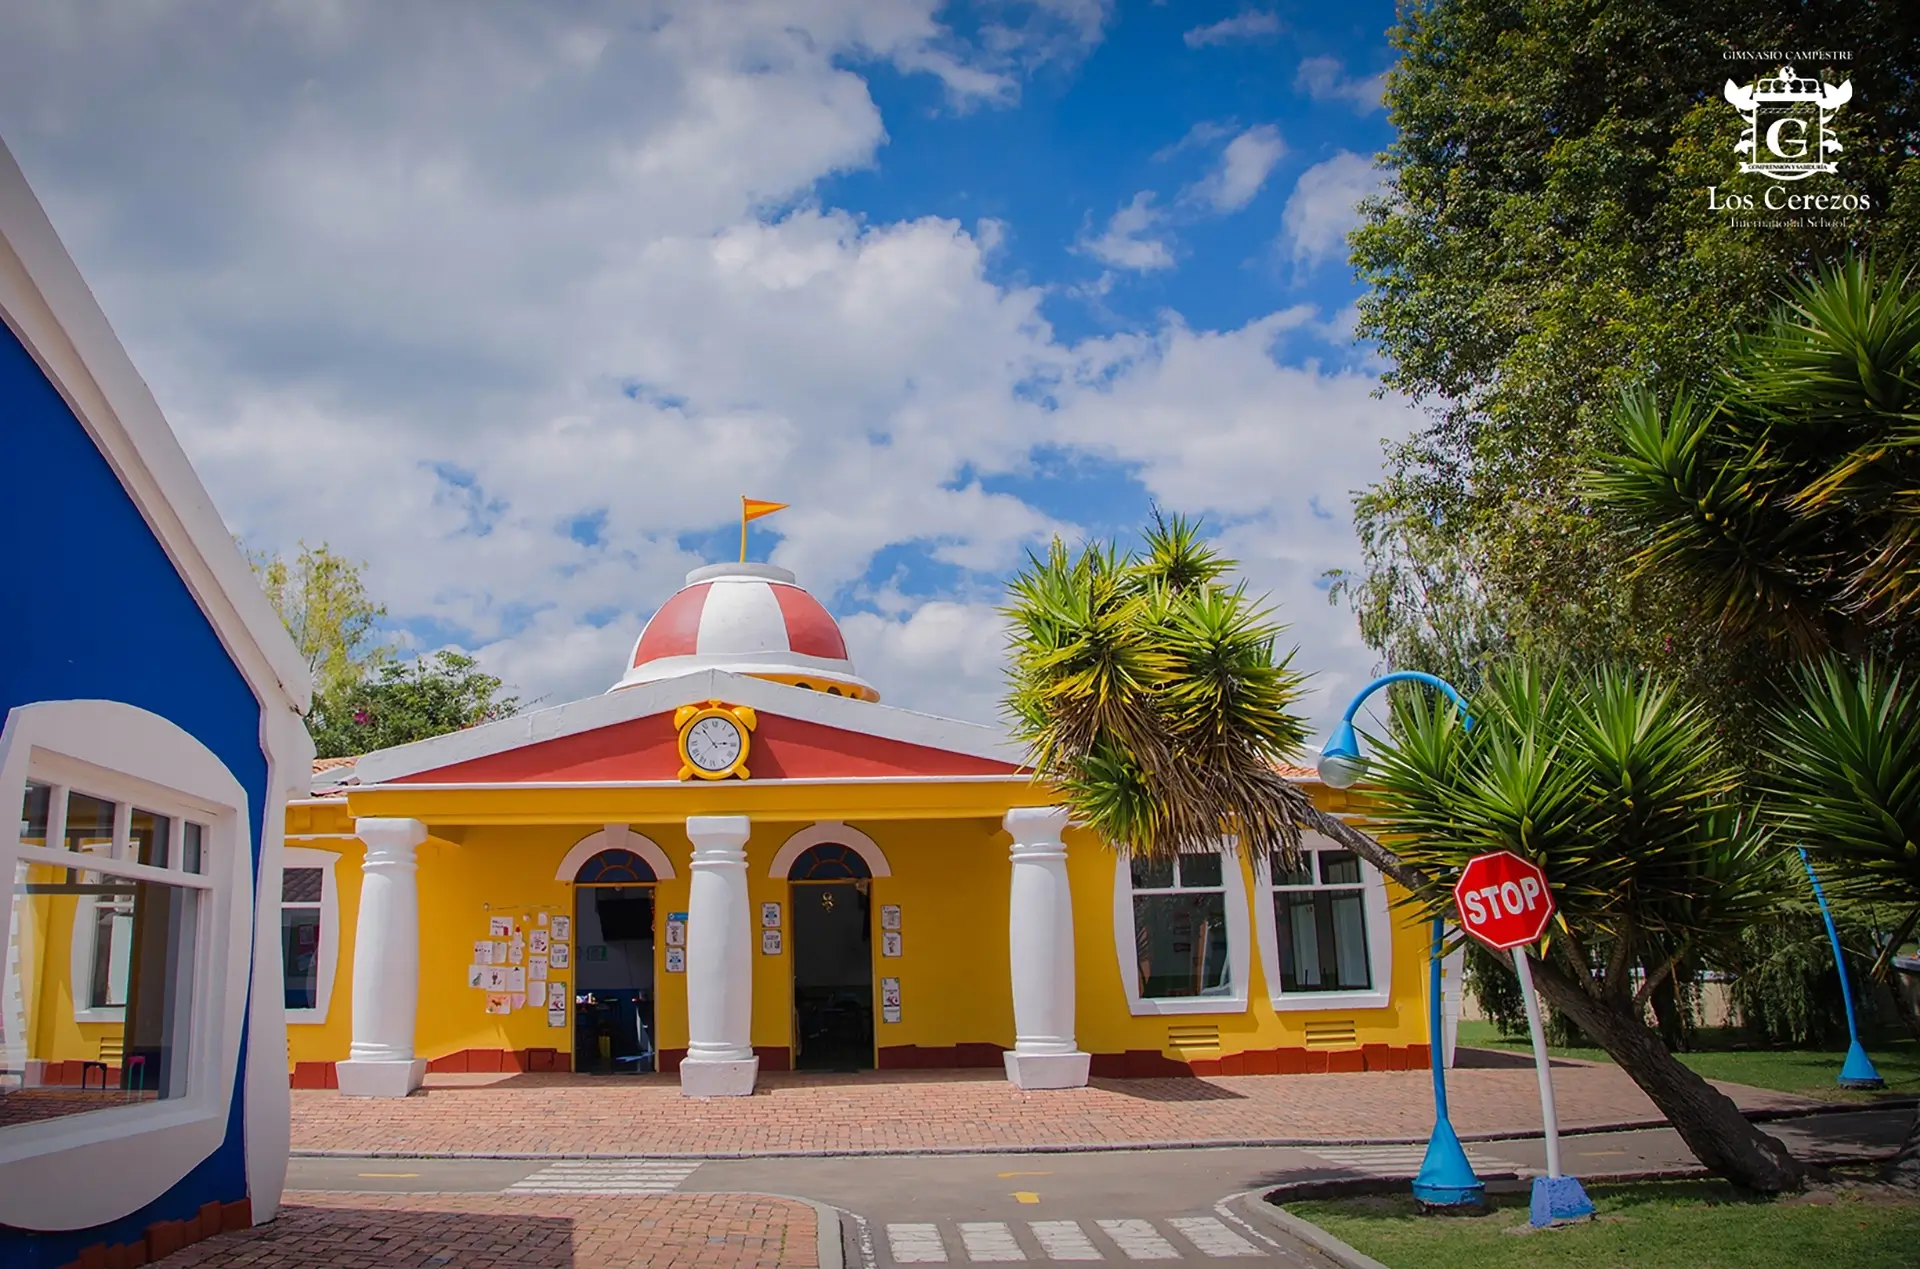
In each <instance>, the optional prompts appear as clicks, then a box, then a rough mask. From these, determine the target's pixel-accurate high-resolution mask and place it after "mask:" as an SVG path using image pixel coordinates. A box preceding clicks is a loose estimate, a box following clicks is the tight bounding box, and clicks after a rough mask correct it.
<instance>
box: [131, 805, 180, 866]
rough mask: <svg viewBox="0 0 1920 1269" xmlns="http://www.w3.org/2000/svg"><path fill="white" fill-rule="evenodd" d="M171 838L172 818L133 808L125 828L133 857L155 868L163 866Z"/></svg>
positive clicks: (165, 862)
mask: <svg viewBox="0 0 1920 1269" xmlns="http://www.w3.org/2000/svg"><path fill="white" fill-rule="evenodd" d="M172 839H173V821H172V820H170V819H168V818H167V817H166V816H164V815H155V814H154V813H153V812H152V811H143V810H141V809H140V808H139V807H135V808H134V810H133V816H132V819H131V820H130V821H129V827H128V829H127V845H128V847H129V849H130V850H131V852H132V854H133V857H134V858H135V859H137V860H139V861H140V862H141V863H143V864H152V865H153V866H154V867H155V868H165V867H166V866H167V855H168V851H169V849H170V848H171V846H172V844H173V842H172Z"/></svg>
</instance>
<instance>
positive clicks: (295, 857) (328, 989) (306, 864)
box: [275, 846, 340, 1027]
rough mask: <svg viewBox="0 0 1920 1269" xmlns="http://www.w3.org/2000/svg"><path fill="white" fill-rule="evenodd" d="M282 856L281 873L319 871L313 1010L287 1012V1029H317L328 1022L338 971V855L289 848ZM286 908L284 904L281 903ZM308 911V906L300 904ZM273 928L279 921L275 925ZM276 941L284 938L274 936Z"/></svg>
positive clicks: (337, 853) (310, 849) (325, 851)
mask: <svg viewBox="0 0 1920 1269" xmlns="http://www.w3.org/2000/svg"><path fill="white" fill-rule="evenodd" d="M281 853H282V860H281V865H280V866H281V870H282V872H285V871H286V870H289V869H293V868H318V869H319V870H320V963H319V965H318V966H316V967H315V969H314V975H315V978H314V984H313V1008H311V1009H289V1010H287V1025H288V1026H290V1027H310V1026H318V1025H320V1024H321V1023H323V1022H325V1021H326V1020H327V1010H328V1009H329V1008H331V1007H332V1005H333V979H334V975H335V972H336V971H338V970H339V968H340V890H339V887H337V886H336V885H334V880H333V869H334V865H335V864H337V863H339V862H340V852H338V851H333V850H315V849H314V848H313V847H311V846H288V847H286V848H285V850H284V851H282V852H281ZM280 906H281V907H283V908H284V907H285V906H286V904H285V903H284V902H281V903H280ZM298 906H300V907H303V908H304V907H311V906H312V905H311V904H305V903H303V904H299V905H298ZM275 924H276V926H277V925H278V920H277V919H276V921H275ZM275 937H276V938H281V937H284V935H283V934H279V933H276V934H275ZM285 981H286V969H285V967H284V966H283V967H282V968H281V983H282V986H281V992H282V996H283V998H284V994H285V990H286V988H285Z"/></svg>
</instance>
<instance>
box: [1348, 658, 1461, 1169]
mask: <svg viewBox="0 0 1920 1269" xmlns="http://www.w3.org/2000/svg"><path fill="white" fill-rule="evenodd" d="M1393 683H1424V684H1425V685H1427V686H1428V687H1431V688H1434V689H1436V690H1438V691H1441V692H1444V693H1445V694H1446V696H1447V698H1448V699H1449V700H1451V701H1452V702H1453V703H1454V704H1455V705H1456V706H1458V707H1459V709H1460V717H1461V719H1462V720H1463V721H1464V723H1465V724H1466V725H1467V726H1468V727H1471V726H1473V716H1472V715H1471V714H1469V713H1468V712H1467V702H1466V700H1465V699H1464V698H1463V697H1462V696H1461V695H1460V693H1459V691H1458V690H1456V689H1455V688H1454V686H1453V684H1451V683H1449V682H1447V681H1446V680H1445V679H1442V678H1439V677H1437V676H1435V675H1432V674H1425V673H1422V672H1421V671H1419V670H1397V671H1395V672H1394V673H1392V674H1385V675H1382V676H1381V677H1379V678H1377V679H1375V680H1374V681H1373V682H1371V683H1369V684H1367V685H1366V686H1365V687H1363V688H1361V689H1360V694H1359V695H1358V696H1356V697H1354V698H1353V702H1352V703H1351V704H1350V705H1348V706H1347V712H1346V713H1345V714H1344V715H1342V716H1341V719H1340V725H1339V726H1338V727H1335V728H1334V729H1333V735H1332V737H1331V738H1330V739H1328V741H1327V744H1326V747H1325V748H1324V749H1322V750H1321V751H1320V780H1321V783H1323V784H1325V785H1327V786H1328V787H1329V788H1334V789H1350V788H1352V787H1353V786H1354V785H1355V784H1357V783H1359V781H1360V777H1361V776H1363V775H1364V774H1366V765H1367V764H1366V760H1365V759H1363V758H1362V757H1361V756H1360V740H1359V737H1358V736H1357V735H1356V734H1355V732H1354V730H1353V719H1354V715H1356V714H1358V713H1359V712H1360V705H1361V703H1362V702H1363V701H1365V700H1366V699H1367V698H1368V697H1369V696H1372V695H1373V694H1374V693H1375V692H1377V691H1379V690H1380V689H1381V688H1383V687H1387V686H1389V685H1390V684H1393ZM1445 941H1446V923H1445V922H1444V921H1443V920H1442V919H1441V918H1439V917H1435V918H1434V919H1433V952H1432V955H1431V963H1432V982H1431V990H1430V992H1429V1000H1428V1002H1427V1039H1428V1041H1429V1043H1428V1045H1427V1048H1428V1052H1429V1055H1430V1056H1431V1058H1432V1060H1433V1133H1432V1134H1431V1135H1430V1136H1429V1137H1428V1139H1427V1154H1426V1158H1425V1159H1424V1160H1422V1162H1421V1164H1420V1173H1419V1175H1418V1176H1416V1177H1414V1178H1413V1197H1414V1199H1415V1200H1416V1201H1418V1202H1419V1203H1421V1204H1422V1205H1424V1206H1426V1207H1470V1206H1476V1205H1478V1204H1480V1203H1482V1202H1484V1201H1485V1198H1486V1190H1487V1187H1486V1185H1485V1183H1483V1182H1482V1181H1481V1180H1480V1178H1479V1177H1476V1176H1475V1175H1474V1174H1473V1164H1471V1163H1469V1162H1468V1161H1467V1152H1466V1150H1465V1149H1463V1148H1462V1147H1461V1145H1460V1137H1459V1134H1457V1133H1455V1132H1454V1130H1453V1123H1452V1121H1451V1120H1449V1119H1448V1118H1447V1075H1446V1035H1445V1033H1444V1027H1443V1024H1442V1021H1441V1012H1442V1010H1441V1003H1440V1001H1441V990H1440V952H1441V948H1442V946H1443V945H1444V943H1445Z"/></svg>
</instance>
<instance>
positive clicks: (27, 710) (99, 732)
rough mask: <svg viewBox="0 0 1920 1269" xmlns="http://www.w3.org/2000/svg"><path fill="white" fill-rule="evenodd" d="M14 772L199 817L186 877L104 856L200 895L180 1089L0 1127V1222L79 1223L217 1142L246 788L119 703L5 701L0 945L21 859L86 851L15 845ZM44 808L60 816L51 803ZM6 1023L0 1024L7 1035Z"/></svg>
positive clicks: (244, 907)
mask: <svg viewBox="0 0 1920 1269" xmlns="http://www.w3.org/2000/svg"><path fill="white" fill-rule="evenodd" d="M29 780H32V781H34V782H36V783H41V784H46V785H50V786H52V787H54V788H55V789H57V790H66V789H78V790H80V791H81V792H84V793H89V794H92V795H93V796H95V797H100V798H106V799H109V800H111V801H113V802H115V803H120V804H135V803H137V804H138V805H140V806H141V807H142V808H143V809H150V810H152V811H155V812H156V813H160V814H169V815H175V816H179V817H181V818H185V819H190V820H194V821H196V822H198V823H200V824H202V825H203V826H205V833H204V834H203V837H202V841H201V871H200V872H199V873H186V872H182V871H179V870H178V869H177V868H160V867H156V866H153V865H148V864H140V863H136V862H133V861H130V860H124V859H123V860H117V861H114V862H113V865H112V871H113V872H114V874H115V875H116V876H120V877H125V878H128V879H132V880H146V881H157V882H164V883H166V884H169V885H173V886H182V887H187V888H193V889H198V890H200V891H201V895H202V899H201V903H200V910H199V913H198V915H197V918H196V927H197V928H196V941H195V945H194V949H193V982H192V985H191V989H190V990H191V994H190V996H189V1005H188V1016H187V1019H186V1023H185V1025H186V1043H185V1056H184V1063H183V1066H184V1071H183V1075H184V1080H185V1088H184V1091H183V1093H182V1094H181V1095H180V1096H177V1097H168V1098H163V1099H156V1100H153V1101H145V1102H135V1103H129V1104H126V1105H122V1106H114V1107H110V1108H107V1109H102V1110H97V1111H90V1112H88V1113H86V1114H82V1115H73V1116H67V1117H63V1118H59V1119H48V1120H41V1121H38V1122H34V1123H26V1124H16V1125H13V1126H10V1127H7V1128H3V1129H0V1224H7V1225H13V1226H16V1227H18V1228H23V1229H48V1228H61V1229H80V1228H86V1227H88V1226H92V1225H98V1224H101V1223H103V1222H106V1221H109V1220H113V1219H116V1218H118V1217H120V1216H123V1215H125V1214H126V1213H128V1212H130V1211H134V1210H137V1209H138V1208H140V1207H143V1206H145V1205H146V1204H147V1203H150V1202H152V1201H153V1200H154V1199H156V1198H158V1197H159V1196H160V1195H162V1194H164V1193H166V1191H167V1190H168V1189H170V1188H172V1187H173V1186H174V1185H175V1184H177V1183H178V1182H179V1181H180V1180H181V1179H182V1178H183V1177H185V1176H186V1175H187V1174H188V1173H189V1172H191V1171H192V1170H193V1169H194V1168H195V1167H197V1166H198V1165H199V1164H200V1163H202V1162H203V1161H204V1160H205V1159H206V1158H207V1157H208V1156H209V1155H211V1154H212V1153H213V1152H214V1151H215V1150H217V1149H219V1147H220V1145H221V1143H222V1142H223V1141H224V1140H225V1139H226V1133H227V1123H228V1118H229V1114H230V1112H231V1110H232V1106H233V1096H234V1090H235V1087H236V1083H237V1080H238V1076H239V1062H240V1040H241V1033H242V1030H243V1028H244V1026H245V1021H246V1012H247V1003H248V999H249V990H248V989H249V984H250V981H251V977H252V956H251V955H250V950H251V946H252V932H253V851H252V844H253V838H252V831H251V824H250V821H249V813H248V804H247V793H246V790H245V788H244V787H243V786H242V785H241V784H240V782H239V780H237V779H236V778H235V777H234V775H233V773H232V772H231V771H229V770H228V769H227V766H226V764H225V763H223V762H221V761H220V759H219V758H218V757H217V756H216V755H215V754H214V753H213V751H212V750H210V749H208V748H207V747H206V746H205V745H203V744H202V743H201V742H200V741H199V740H198V739H197V738H195V737H194V736H193V735H192V734H191V733H189V732H187V731H185V730H183V729H182V728H180V727H179V726H177V725H176V724H174V723H173V722H171V721H169V720H167V719H165V718H162V717H161V716H159V715H158V714H153V713H150V712H148V711H146V710H143V709H139V708H137V707H135V706H132V705H127V704H124V703H122V702H118V701H100V700H77V701H43V702H39V703H36V704H31V705H22V706H17V707H15V708H14V709H13V710H12V711H10V712H9V713H8V715H7V721H6V726H5V729H4V731H0V799H11V803H10V806H8V807H6V808H5V809H4V810H3V811H0V878H5V879H6V880H7V881H8V882H9V883H10V884H9V889H8V896H7V902H6V904H5V905H4V909H3V910H0V943H4V942H6V941H8V940H10V939H11V936H12V930H11V925H12V922H13V914H14V912H15V907H16V905H15V904H14V902H13V896H12V884H14V883H16V879H17V878H19V877H21V876H22V875H23V874H24V871H25V866H26V865H28V864H35V863H40V864H52V865H54V866H56V867H72V866H74V864H73V861H74V860H75V859H76V858H79V859H82V860H85V859H89V858H93V857H90V856H85V855H79V856H76V854H75V853H74V852H72V851H68V850H64V849H62V848H60V847H58V846H32V845H27V844H24V843H22V842H21V840H20V817H19V815H18V814H17V813H16V812H14V811H13V810H12V809H11V808H12V807H17V806H19V805H20V803H21V800H22V798H23V797H24V796H25V792H26V785H27V782H28V781H29ZM57 805H58V806H59V808H60V809H59V811H58V812H56V814H58V815H59V816H60V817H61V818H62V819H64V815H65V803H64V799H62V800H60V801H59V802H58V803H57ZM54 827H55V826H54V824H52V823H50V824H49V825H48V828H49V833H50V835H51V833H52V831H53V829H54ZM62 827H64V825H62ZM170 862H177V856H176V859H175V860H173V861H170ZM95 867H96V868H97V867H98V865H97V864H96V865H95ZM22 972H23V973H25V972H28V971H27V968H26V967H25V966H23V967H22ZM20 1021H21V1020H19V1019H14V1018H9V1019H8V1036H9V1037H13V1036H16V1035H18V1034H19V1033H20V1032H19V1029H18V1026H19V1023H20ZM10 1043H11V1040H10ZM10 1056H11V1055H10ZM10 1064H11V1063H10Z"/></svg>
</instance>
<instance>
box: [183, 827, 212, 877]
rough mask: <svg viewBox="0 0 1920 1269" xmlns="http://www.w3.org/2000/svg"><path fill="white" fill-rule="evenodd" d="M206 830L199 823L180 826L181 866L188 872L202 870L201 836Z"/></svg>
mask: <svg viewBox="0 0 1920 1269" xmlns="http://www.w3.org/2000/svg"><path fill="white" fill-rule="evenodd" d="M205 831H206V830H205V829H203V828H201V827H200V826H199V825H198V824H182V825H181V826H180V867H181V869H182V870H183V871H186V872H194V873H197V872H200V871H202V869H201V866H200V863H201V861H200V837H201V834H202V833H204V832H205Z"/></svg>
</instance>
